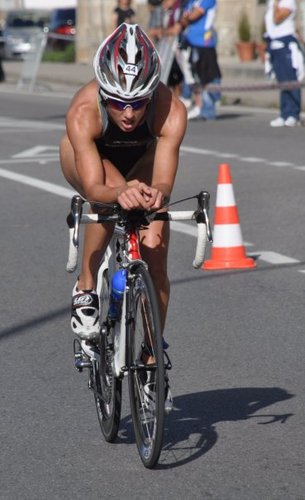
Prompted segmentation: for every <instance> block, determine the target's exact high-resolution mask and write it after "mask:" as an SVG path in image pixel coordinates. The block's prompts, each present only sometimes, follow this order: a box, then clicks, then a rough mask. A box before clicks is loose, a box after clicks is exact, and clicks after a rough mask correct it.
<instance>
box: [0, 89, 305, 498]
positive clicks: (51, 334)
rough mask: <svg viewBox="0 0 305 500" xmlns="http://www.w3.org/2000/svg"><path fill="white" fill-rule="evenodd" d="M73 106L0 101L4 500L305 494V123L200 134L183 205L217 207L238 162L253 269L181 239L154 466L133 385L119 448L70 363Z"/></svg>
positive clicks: (173, 265)
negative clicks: (137, 433)
mask: <svg viewBox="0 0 305 500" xmlns="http://www.w3.org/2000/svg"><path fill="white" fill-rule="evenodd" d="M67 105H68V99H67V98H65V97H58V96H57V97H56V96H51V95H48V96H36V97H35V96H30V95H28V96H27V95H19V94H16V93H5V92H2V93H1V95H0V112H1V117H0V148H1V149H0V150H1V157H0V178H1V181H0V207H1V210H0V228H1V233H0V234H1V267H0V276H1V284H2V293H1V299H0V314H1V331H0V341H1V342H0V345H1V363H0V401H1V418H0V434H1V441H0V443H1V447H0V460H1V466H0V498H1V500H2V499H5V500H19V499H20V500H24V499H26V500H27V499H31V500H35V499H39V500H40V499H42V498H43V499H45V500H48V499H50V500H51V499H52V500H54V499H60V500H61V499H63V500H66V499H69V500H70V499H71V500H72V499H73V500H74V499H75V500H76V499H81V498H88V499H98V498H101V499H104V498H105V499H106V498H107V499H108V498H113V499H120V498H125V499H126V498H127V499H129V498H130V499H140V498H143V495H145V496H146V497H148V498H152V499H160V498H178V499H207V498H212V499H217V500H218V499H221V500H222V499H230V500H231V499H234V500H239V499H240V500H245V499H249V500H250V499H251V500H252V499H253V500H256V499H258V498H260V499H268V500H269V499H285V500H287V499H298V500H299V499H304V498H305V480H304V477H305V459H304V376H305V367H304V364H305V363H304V352H305V336H304V284H305V274H304V271H305V257H304V220H305V206H304V181H305V159H304V128H302V127H300V128H297V129H291V130H290V129H287V128H285V129H271V128H270V127H269V125H268V122H269V120H270V119H271V118H272V117H273V116H274V115H272V114H271V113H268V112H263V111H259V110H251V109H241V108H225V109H224V110H221V111H220V116H219V119H218V120H217V121H216V122H214V123H204V122H200V123H199V122H197V123H190V125H189V128H188V132H187V135H186V137H185V140H184V143H183V148H182V152H181V162H180V164H181V166H180V169H179V173H178V176H177V183H176V188H175V192H174V194H173V199H175V200H176V199H179V198H182V197H187V196H189V195H192V194H195V193H196V192H197V191H198V190H199V189H200V188H201V187H204V188H205V189H207V190H209V191H210V193H211V197H212V206H213V205H214V204H215V195H216V189H217V171H218V165H219V164H220V163H221V162H226V163H229V164H230V167H231V174H232V177H233V186H234V193H235V197H236V202H237V206H238V210H239V215H240V221H241V228H242V233H243V237H244V240H245V248H246V250H247V253H248V254H251V255H254V256H255V258H256V261H257V269H255V270H251V271H249V270H241V271H218V272H215V271H209V272H208V271H202V270H199V271H195V270H193V269H192V266H191V262H192V258H193V254H194V249H195V238H194V237H193V236H192V235H189V234H187V233H186V230H185V227H182V231H181V228H178V229H180V230H179V231H177V230H176V229H177V228H175V230H173V231H172V237H171V247H170V256H169V273H170V277H171V282H172V298H171V307H170V311H169V315H168V322H167V328H166V338H167V341H168V342H169V343H170V346H171V347H170V352H171V357H172V361H173V365H174V368H173V370H172V373H171V385H172V390H173V394H174V398H175V409H174V411H173V412H172V414H171V415H170V417H169V418H168V420H167V423H166V430H165V439H164V449H163V452H162V454H161V459H160V465H159V467H158V468H157V470H155V471H147V470H145V469H144V468H143V466H142V464H141V462H140V459H139V458H138V455H137V451H136V446H135V442H134V437H133V432H132V427H131V422H130V411H129V403H128V398H127V395H128V388H127V383H124V387H123V390H124V395H125V397H124V403H123V415H122V423H121V428H120V432H119V438H118V441H117V442H116V443H115V444H112V445H109V444H106V443H105V442H104V441H103V439H102V436H101V433H100V430H99V425H98V421H97V417H96V414H95V408H94V402H93V396H92V394H91V393H90V392H89V391H88V389H87V387H86V384H87V379H86V374H78V373H77V372H76V370H75V369H74V366H73V356H72V338H73V336H72V334H71V332H70V329H69V304H70V293H71V289H72V286H73V284H74V280H75V278H76V275H75V276H71V275H68V274H67V273H66V272H65V264H66V255H67V248H68V236H67V229H66V226H65V217H66V214H67V211H68V209H69V191H68V189H69V186H67V184H66V183H65V181H64V179H63V177H62V175H61V172H60V168H59V162H58V143H59V139H60V136H61V134H62V132H63V127H64V115H65V110H66V108H67ZM183 206H187V207H190V208H191V207H192V204H191V202H187V203H186V204H184V205H183ZM212 212H213V210H212Z"/></svg>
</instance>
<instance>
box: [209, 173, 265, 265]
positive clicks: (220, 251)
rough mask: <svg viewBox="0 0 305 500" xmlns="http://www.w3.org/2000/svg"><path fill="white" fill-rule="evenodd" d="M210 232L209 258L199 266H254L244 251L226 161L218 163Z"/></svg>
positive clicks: (253, 262)
mask: <svg viewBox="0 0 305 500" xmlns="http://www.w3.org/2000/svg"><path fill="white" fill-rule="evenodd" d="M213 233H214V234H213V239H214V242H213V246H212V251H211V258H210V259H209V260H207V261H205V263H204V264H203V266H202V268H203V269H207V270H213V269H241V268H244V267H246V268H249V267H255V266H256V264H255V261H254V260H253V259H252V258H250V257H247V256H246V253H245V249H244V245H243V238H242V234H241V228H240V224H239V216H238V210H237V206H236V204H235V198H234V191H233V185H232V179H231V174H230V166H229V165H228V164H227V163H222V164H221V165H219V171H218V186H217V195H216V207H215V220H214V231H213Z"/></svg>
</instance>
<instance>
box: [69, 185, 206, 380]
mask: <svg viewBox="0 0 305 500" xmlns="http://www.w3.org/2000/svg"><path fill="white" fill-rule="evenodd" d="M209 198H210V195H209V193H208V192H206V191H201V192H200V193H199V195H198V196H197V199H198V208H197V211H195V212H194V211H176V212H175V211H173V212H155V213H152V214H151V215H148V216H147V219H148V220H151V221H153V220H165V221H171V220H188V221H189V220H195V221H196V223H197V228H198V236H197V246H196V253H195V259H194V261H193V267H194V268H195V269H198V268H199V267H200V266H201V265H202V263H203V260H204V253H205V246H206V240H207V239H208V240H209V241H210V242H212V231H211V227H210V221H209V213H208V212H209ZM84 202H85V200H83V199H82V198H81V197H80V196H79V195H75V196H74V197H73V198H72V201H71V212H70V214H69V215H68V217H67V223H68V226H69V233H70V245H69V254H68V262H67V266H66V270H67V271H68V272H73V271H74V270H75V269H76V267H77V259H78V247H79V228H80V224H96V223H103V222H106V223H114V224H115V223H116V222H117V221H118V217H117V216H116V215H115V214H114V215H103V214H91V213H90V214H83V213H82V206H83V204H84ZM118 239H121V240H122V239H123V243H121V242H120V250H121V251H122V253H123V257H124V259H123V264H121V266H120V267H123V268H125V269H126V268H127V269H128V273H127V281H126V288H125V291H124V295H123V303H122V314H121V320H120V321H116V322H115V324H114V342H115V349H114V352H115V355H114V362H113V370H114V373H115V376H116V377H122V376H124V374H126V373H127V371H128V368H127V363H126V361H127V359H128V358H127V356H128V353H127V352H126V333H127V332H126V318H127V317H128V315H129V314H130V313H131V312H132V311H130V305H129V300H128V293H129V279H130V276H129V269H130V266H132V265H133V264H135V263H136V262H137V261H138V262H141V264H142V265H144V266H146V267H147V264H146V263H145V262H144V261H143V260H142V259H141V255H140V250H139V237H138V229H137V227H133V226H131V227H129V228H128V229H124V228H121V227H120V226H119V225H115V228H114V233H113V235H112V237H111V240H110V242H109V244H108V247H107V249H106V252H105V254H104V257H103V260H102V262H101V265H100V268H99V271H98V279H97V293H98V296H99V297H100V292H101V282H102V276H103V272H104V271H105V270H106V269H107V270H108V276H109V282H111V277H112V275H113V273H114V272H115V270H116V269H117V267H118V266H117V261H116V242H117V240H118ZM80 343H81V347H82V349H83V351H84V352H85V354H87V356H88V357H89V359H90V361H93V362H94V361H99V354H98V353H97V352H96V351H95V350H94V349H93V348H92V346H91V345H89V344H87V342H86V341H84V340H82V341H81V342H80Z"/></svg>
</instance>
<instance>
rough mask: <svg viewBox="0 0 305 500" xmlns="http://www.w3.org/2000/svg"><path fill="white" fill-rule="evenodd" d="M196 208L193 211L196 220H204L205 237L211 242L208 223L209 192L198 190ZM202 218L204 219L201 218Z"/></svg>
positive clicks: (211, 236) (210, 230) (210, 231)
mask: <svg viewBox="0 0 305 500" xmlns="http://www.w3.org/2000/svg"><path fill="white" fill-rule="evenodd" d="M197 199H198V208H197V210H196V212H195V219H196V222H205V224H206V227H207V237H208V240H209V242H210V243H213V235H212V229H211V223H210V216H209V208H210V193H208V192H207V191H200V193H199V194H198V196H197ZM203 219H204V220H203Z"/></svg>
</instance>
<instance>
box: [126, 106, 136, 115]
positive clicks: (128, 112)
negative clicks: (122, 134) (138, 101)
mask: <svg viewBox="0 0 305 500" xmlns="http://www.w3.org/2000/svg"><path fill="white" fill-rule="evenodd" d="M124 115H125V116H126V117H127V118H131V117H132V116H133V115H134V109H133V108H132V107H131V106H126V108H125V109H124Z"/></svg>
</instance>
